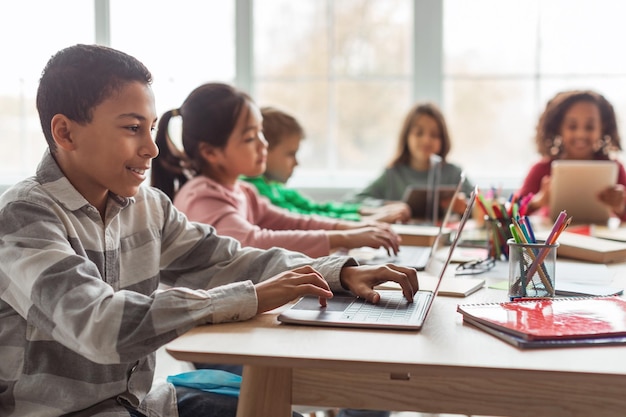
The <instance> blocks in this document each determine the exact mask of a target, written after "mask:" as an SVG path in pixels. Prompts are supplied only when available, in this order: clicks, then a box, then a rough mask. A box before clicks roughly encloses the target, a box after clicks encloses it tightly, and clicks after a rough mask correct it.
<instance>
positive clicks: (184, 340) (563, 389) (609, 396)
mask: <svg viewBox="0 0 626 417" xmlns="http://www.w3.org/2000/svg"><path fill="white" fill-rule="evenodd" d="M611 268H612V269H613V270H615V271H616V272H622V273H618V274H617V276H616V278H617V281H618V282H616V284H623V283H624V282H625V281H626V280H623V279H621V278H620V276H624V275H625V274H623V272H624V271H626V268H625V267H624V265H619V266H615V265H614V266H611ZM505 300H506V293H505V292H504V291H501V290H492V289H488V288H484V289H482V290H480V291H478V292H477V293H475V294H473V295H471V296H469V297H467V298H465V299H458V298H449V297H439V298H437V300H435V303H434V305H433V310H432V311H431V315H430V316H429V317H428V320H427V322H426V324H425V327H424V328H423V329H422V331H421V332H404V331H378V330H376V331H372V330H353V329H339V328H334V329H332V328H314V327H306V326H293V325H291V326H290V325H283V324H279V323H278V322H277V321H276V312H272V313H268V314H263V315H261V316H259V317H257V318H255V319H253V320H250V321H248V322H242V323H234V324H225V325H216V326H202V327H198V328H196V329H193V330H191V331H190V332H188V333H187V334H185V335H183V336H181V337H179V338H178V339H176V340H174V341H173V342H172V343H170V344H169V345H168V346H167V351H168V352H169V353H170V354H171V355H172V356H174V357H175V358H178V359H181V360H186V361H197V362H215V363H233V364H244V383H243V386H242V390H241V398H240V402H239V409H238V412H237V416H238V417H288V416H291V411H290V410H291V405H292V404H298V405H303V404H306V405H313V406H332V407H345V408H367V409H384V410H394V411H421V412H429V413H453V414H465V415H490V416H496V415H498V416H514V417H515V416H520V417H521V416H524V417H531V416H532V417H541V416H545V417H566V416H567V417H569V416H581V417H583V416H584V417H588V416H593V415H602V416H607V417H611V416H615V417H617V416H619V417H622V416H623V415H624V413H625V412H626V395H624V390H625V389H626V359H625V357H626V347H620V346H617V347H598V348H587V347H583V348H563V349H554V350H549V349H544V350H536V351H521V350H518V349H516V348H515V347H513V346H510V345H508V344H507V343H504V342H502V341H500V340H498V339H496V338H494V337H492V336H490V335H488V334H486V333H484V332H482V331H480V330H477V329H475V328H473V327H471V326H469V325H464V324H463V321H462V318H461V315H460V314H458V313H456V305H457V304H458V303H459V302H461V303H470V302H495V301H505Z"/></svg>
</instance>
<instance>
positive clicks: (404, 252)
mask: <svg viewBox="0 0 626 417" xmlns="http://www.w3.org/2000/svg"><path fill="white" fill-rule="evenodd" d="M464 182H465V173H463V172H462V173H461V176H460V178H459V183H458V184H457V185H456V188H455V189H454V193H453V194H452V198H455V197H456V195H457V194H458V193H459V192H460V191H461V188H462V187H463V183H464ZM451 217H452V204H450V205H449V206H448V209H447V210H446V213H445V215H444V217H443V220H442V221H441V224H440V225H439V231H438V233H437V236H441V235H442V234H444V233H443V231H444V229H445V227H446V225H447V224H448V223H450V218H451ZM414 227H419V225H415V226H414ZM424 227H430V228H432V226H424ZM446 236H447V234H446ZM436 244H437V239H434V240H433V243H432V245H431V246H414V245H400V251H399V252H398V254H397V255H389V254H387V252H386V251H385V250H384V249H371V248H367V249H366V248H359V249H357V250H351V251H349V252H348V254H349V255H351V256H353V257H354V258H356V259H357V260H358V261H359V263H362V264H365V265H380V264H381V263H388V262H391V263H395V264H398V265H402V266H408V267H410V268H415V269H416V270H418V271H423V270H424V269H425V268H426V265H427V264H428V261H429V259H430V257H431V255H432V254H433V253H434V252H435V251H434V250H433V248H434V246H435V245H436Z"/></svg>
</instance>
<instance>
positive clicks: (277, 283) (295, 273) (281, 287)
mask: <svg viewBox="0 0 626 417" xmlns="http://www.w3.org/2000/svg"><path fill="white" fill-rule="evenodd" d="M254 288H255V289H256V296H257V300H258V307H257V314H260V313H264V312H266V311H269V310H273V309H275V308H277V307H280V306H282V305H284V304H286V303H288V302H290V301H293V300H295V299H296V298H298V297H301V296H304V295H314V296H317V297H319V298H320V304H322V305H323V306H325V305H326V298H331V297H332V296H333V293H332V292H331V291H330V287H329V286H328V283H327V282H326V280H325V279H324V277H322V275H321V274H320V273H319V272H317V271H316V270H315V269H313V267H311V266H303V267H300V268H297V269H294V270H291V271H286V272H283V273H281V274H278V275H275V276H273V277H272V278H270V279H268V280H265V281H262V282H259V283H258V284H256V285H255V286H254Z"/></svg>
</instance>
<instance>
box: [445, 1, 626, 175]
mask: <svg viewBox="0 0 626 417" xmlns="http://www.w3.org/2000/svg"><path fill="white" fill-rule="evenodd" d="M625 14H626V3H623V2H618V1H612V0H597V1H587V0H534V1H530V0H527V1H523V2H513V1H501V0H472V1H471V2H468V1H464V0H446V1H445V3H444V19H443V30H444V36H443V38H444V46H443V55H444V99H443V108H444V112H445V114H446V116H447V119H448V122H449V125H450V130H451V132H452V135H453V141H454V149H453V152H452V154H451V158H452V159H454V160H456V161H458V162H460V163H461V164H462V165H463V166H464V167H466V168H467V170H468V172H469V173H470V175H471V176H472V177H477V178H482V179H484V180H483V181H484V182H487V181H489V182H491V184H492V185H498V184H499V183H502V182H504V183H505V184H510V185H511V186H517V185H518V184H519V181H520V180H521V178H523V176H524V175H525V173H526V170H527V169H528V167H529V165H530V164H531V163H532V162H533V161H535V160H536V159H537V158H538V155H537V152H536V151H535V145H534V141H533V136H534V129H535V126H536V123H537V120H538V118H539V115H540V114H541V112H542V111H543V109H544V107H545V104H546V102H547V101H548V100H549V99H550V98H551V97H553V96H554V95H555V94H556V93H557V92H559V91H562V90H567V89H593V90H596V91H598V92H600V93H602V94H604V95H605V96H606V97H607V99H609V101H611V102H612V104H613V105H614V106H615V109H616V111H617V116H618V123H619V126H620V127H621V128H622V129H623V126H624V125H623V123H621V120H622V119H623V118H624V115H625V114H626V113H625V112H626V94H625V93H626V91H625V90H626V57H625V56H624V54H622V53H620V43H621V40H622V39H625V37H626V26H624V25H623V23H622V20H623V16H624V15H625Z"/></svg>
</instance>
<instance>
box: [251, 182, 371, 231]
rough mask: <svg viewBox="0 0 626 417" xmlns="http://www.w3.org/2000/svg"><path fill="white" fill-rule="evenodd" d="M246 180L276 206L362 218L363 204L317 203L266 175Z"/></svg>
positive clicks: (338, 217) (295, 210)
mask: <svg viewBox="0 0 626 417" xmlns="http://www.w3.org/2000/svg"><path fill="white" fill-rule="evenodd" d="M242 179H243V180H244V181H247V182H249V183H250V184H253V185H254V186H255V187H256V189H257V190H258V191H259V194H261V195H263V196H265V197H267V198H269V200H270V201H271V202H272V204H274V205H275V206H278V207H282V208H284V209H287V210H289V211H292V212H294V213H300V214H317V215H319V216H324V217H332V218H335V219H343V220H360V219H361V215H360V214H359V208H360V207H361V204H354V203H339V202H325V203H316V202H315V201H312V200H311V199H309V198H307V197H305V196H303V195H302V194H300V193H299V192H298V191H297V190H294V189H291V188H287V187H285V184H283V183H281V182H278V181H271V180H269V179H267V178H266V177H265V176H259V177H242Z"/></svg>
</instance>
